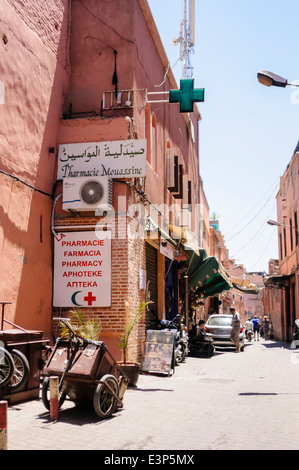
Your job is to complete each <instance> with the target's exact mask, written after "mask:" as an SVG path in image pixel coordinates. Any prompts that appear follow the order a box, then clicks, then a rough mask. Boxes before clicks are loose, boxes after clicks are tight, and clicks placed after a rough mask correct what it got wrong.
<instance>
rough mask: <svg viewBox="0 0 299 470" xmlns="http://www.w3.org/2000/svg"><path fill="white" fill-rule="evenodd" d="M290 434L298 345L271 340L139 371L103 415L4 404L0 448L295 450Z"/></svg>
mask: <svg viewBox="0 0 299 470" xmlns="http://www.w3.org/2000/svg"><path fill="white" fill-rule="evenodd" d="M298 431H299V349H298V350H293V349H290V346H289V345H288V344H286V343H279V342H275V341H272V340H270V341H263V340H261V341H260V342H252V343H246V347H245V351H244V352H243V353H239V354H237V353H235V352H232V351H225V352H216V354H215V355H214V356H213V357H212V358H210V359H205V358H193V357H188V358H187V360H186V362H185V363H183V364H181V365H180V366H178V367H176V369H175V374H174V375H173V376H171V377H166V376H162V377H161V376H153V375H141V376H140V379H139V382H138V386H137V388H135V389H134V388H129V389H128V390H127V391H126V393H125V397H124V408H123V409H122V410H120V411H117V412H116V413H115V414H114V415H113V417H112V418H110V419H107V420H104V421H101V420H99V419H98V417H97V416H96V415H95V413H94V411H93V409H92V408H91V409H87V410H86V409H81V408H76V407H74V406H73V404H72V402H66V403H65V404H64V405H63V408H62V410H61V411H60V415H59V420H58V421H51V420H50V417H49V413H48V412H47V410H46V409H45V408H44V406H43V404H42V401H41V400H35V401H31V402H27V403H22V404H15V405H12V406H10V407H9V411H8V430H7V432H8V450H23V449H24V450H25V449H26V450H105V451H109V450H118V451H121V450H127V451H130V450H131V451H133V450H147V451H151V450H160V451H161V450H165V451H167V450H178V451H179V450H248V449H251V450H259V449H262V450H267V449H275V450H286V449H288V450H292V449H296V450H297V449H299V432H298ZM107 455H111V452H110V453H109V452H107Z"/></svg>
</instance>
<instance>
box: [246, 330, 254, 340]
mask: <svg viewBox="0 0 299 470" xmlns="http://www.w3.org/2000/svg"><path fill="white" fill-rule="evenodd" d="M246 337H247V339H248V341H252V338H253V331H252V330H251V329H250V330H247V332H246Z"/></svg>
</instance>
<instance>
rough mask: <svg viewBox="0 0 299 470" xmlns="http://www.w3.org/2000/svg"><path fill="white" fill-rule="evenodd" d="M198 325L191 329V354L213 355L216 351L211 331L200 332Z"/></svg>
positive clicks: (197, 355)
mask: <svg viewBox="0 0 299 470" xmlns="http://www.w3.org/2000/svg"><path fill="white" fill-rule="evenodd" d="M198 328H199V327H198V326H197V327H196V326H194V327H193V328H192V329H191V330H190V331H189V346H190V354H191V355H192V356H195V357H202V356H204V357H212V356H213V354H214V351H215V346H214V341H213V338H212V336H211V335H210V334H209V333H203V334H202V333H200V332H198Z"/></svg>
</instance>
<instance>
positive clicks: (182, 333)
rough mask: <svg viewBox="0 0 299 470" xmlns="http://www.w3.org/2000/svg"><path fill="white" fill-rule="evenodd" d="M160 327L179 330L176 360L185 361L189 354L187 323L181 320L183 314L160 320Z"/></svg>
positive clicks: (178, 361) (176, 335)
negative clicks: (171, 318)
mask: <svg viewBox="0 0 299 470" xmlns="http://www.w3.org/2000/svg"><path fill="white" fill-rule="evenodd" d="M160 329H163V330H174V329H175V330H177V331H176V333H175V362H176V364H179V363H181V362H183V361H184V360H185V359H186V356H187V354H188V335H187V332H186V329H185V325H184V324H183V323H182V322H181V315H179V314H178V315H176V316H175V318H174V319H173V320H160Z"/></svg>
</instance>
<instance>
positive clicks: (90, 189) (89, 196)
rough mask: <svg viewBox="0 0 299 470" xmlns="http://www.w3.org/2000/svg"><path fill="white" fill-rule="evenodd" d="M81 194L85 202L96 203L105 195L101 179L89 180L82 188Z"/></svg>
mask: <svg viewBox="0 0 299 470" xmlns="http://www.w3.org/2000/svg"><path fill="white" fill-rule="evenodd" d="M80 196H81V199H82V201H83V202H85V204H96V203H97V202H100V201H101V199H102V198H103V196H104V187H103V185H102V183H101V182H100V181H95V180H90V181H87V182H86V183H84V184H82V186H81V188H80Z"/></svg>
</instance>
